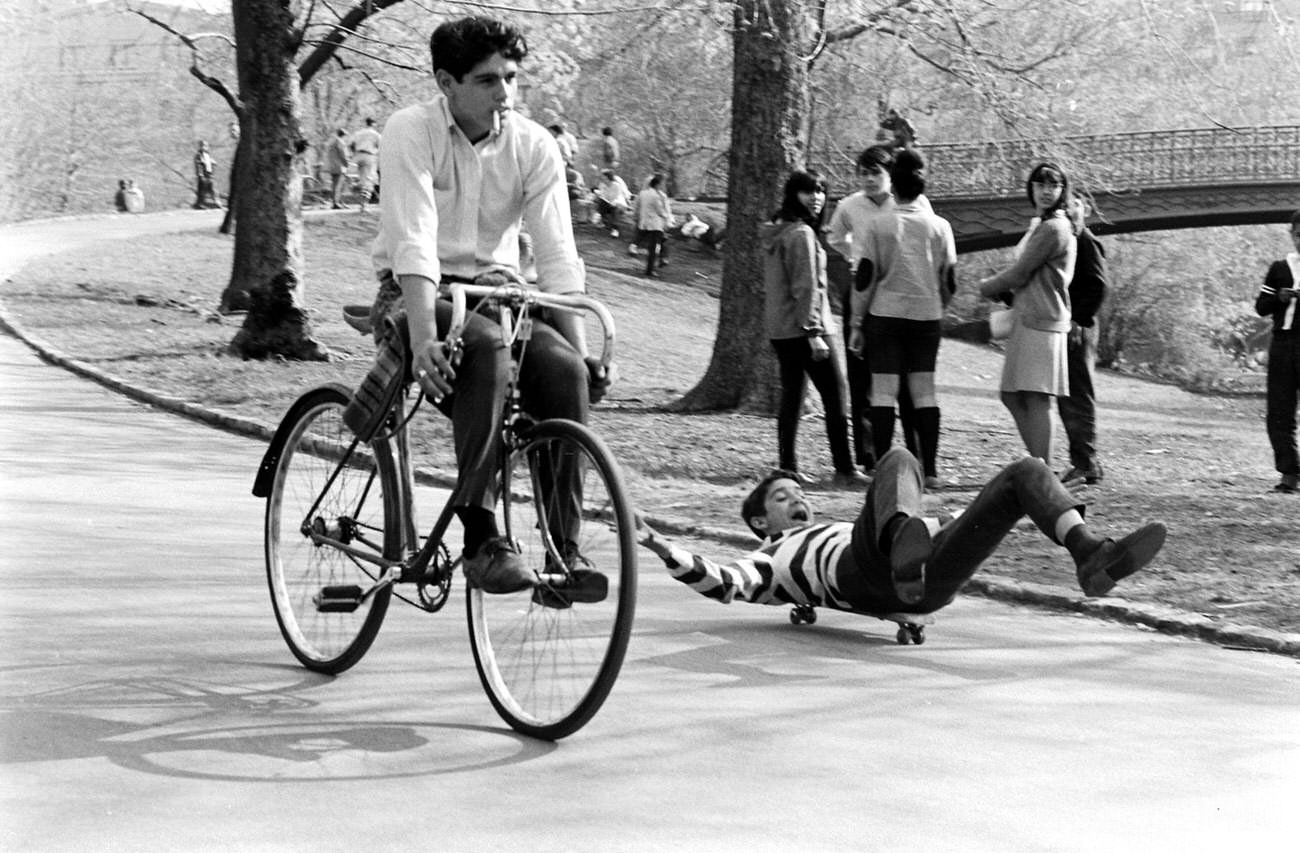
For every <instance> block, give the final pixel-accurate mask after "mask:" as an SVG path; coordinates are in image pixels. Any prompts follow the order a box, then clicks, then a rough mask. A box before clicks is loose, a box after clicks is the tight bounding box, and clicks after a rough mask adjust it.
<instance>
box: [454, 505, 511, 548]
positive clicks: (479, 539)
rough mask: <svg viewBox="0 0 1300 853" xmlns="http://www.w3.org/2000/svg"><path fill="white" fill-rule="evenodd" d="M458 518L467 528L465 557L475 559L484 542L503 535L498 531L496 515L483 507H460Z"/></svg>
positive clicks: (457, 511) (458, 508)
mask: <svg viewBox="0 0 1300 853" xmlns="http://www.w3.org/2000/svg"><path fill="white" fill-rule="evenodd" d="M456 517H457V518H459V519H460V523H461V525H462V526H463V527H464V528H465V555H466V556H468V557H473V556H474V555H475V554H477V553H478V549H479V548H480V547H481V546H482V545H483V543H484V542H486V541H487V540H489V539H491V538H492V537H494V536H499V535H501V534H500V533H499V532H498V531H497V517H496V513H494V512H491V511H489V510H486V509H484V508H483V507H481V506H458V507H456Z"/></svg>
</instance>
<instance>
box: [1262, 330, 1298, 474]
mask: <svg viewBox="0 0 1300 853" xmlns="http://www.w3.org/2000/svg"><path fill="white" fill-rule="evenodd" d="M1297 390H1300V330H1292V331H1290V332H1278V331H1277V330H1274V331H1273V340H1272V342H1270V343H1269V345H1268V407H1267V413H1266V414H1265V416H1264V423H1265V426H1266V427H1267V429H1268V441H1269V444H1271V445H1273V464H1274V466H1275V467H1276V468H1277V470H1278V472H1279V473H1282V474H1291V475H1293V476H1295V475H1300V455H1297V452H1296V402H1297Z"/></svg>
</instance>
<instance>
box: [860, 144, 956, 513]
mask: <svg viewBox="0 0 1300 853" xmlns="http://www.w3.org/2000/svg"><path fill="white" fill-rule="evenodd" d="M889 177H890V180H891V182H892V183H893V185H894V197H895V199H896V200H897V204H896V205H895V207H894V209H893V210H892V211H890V212H889V213H887V214H885V215H884V216H880V217H877V218H876V219H875V220H873V221H872V223H871V224H870V225H869V226H868V228H867V233H866V234H865V235H864V237H863V240H862V245H861V247H860V248H859V249H858V252H859V255H860V259H859V261H858V269H857V276H856V279H855V283H854V286H853V296H852V304H851V309H850V321H849V328H850V330H851V332H850V337H849V344H848V347H849V351H850V352H852V353H854V354H855V355H856V354H860V353H862V352H863V351H864V349H865V350H868V351H870V353H871V356H870V361H871V409H870V411H869V417H870V418H871V432H872V435H873V436H874V439H875V448H874V449H875V454H876V458H877V459H879V458H880V457H882V456H884V455H885V453H887V452H888V451H889V447H890V445H891V444H892V442H893V436H894V404H895V402H896V401H897V399H898V394H899V389H900V387H901V386H902V385H903V384H904V383H906V385H907V388H908V391H909V392H910V393H911V397H912V400H913V402H914V403H915V404H916V425H917V443H918V444H919V445H920V447H921V465H922V467H923V469H924V471H925V487H926V488H927V489H934V488H938V486H939V473H938V452H939V401H938V397H937V395H936V394H935V383H934V373H935V367H936V366H937V364H938V357H939V341H940V339H941V333H940V328H939V326H940V321H941V320H942V319H943V312H944V309H945V308H947V306H948V302H949V301H950V300H951V299H952V296H953V294H954V293H956V292H957V279H956V269H957V245H956V242H955V241H954V240H953V236H952V226H951V225H949V224H948V221H947V220H946V219H942V218H940V217H938V216H935V215H934V213H933V212H931V211H930V210H929V209H928V208H929V205H922V204H921V203H920V201H918V200H919V199H921V198H922V197H923V193H924V192H925V160H924V159H923V158H922V157H921V155H920V153H919V152H917V151H914V150H912V149H904V150H903V151H900V152H898V155H897V156H896V157H895V158H894V165H893V166H892V167H891V169H890V174H889Z"/></svg>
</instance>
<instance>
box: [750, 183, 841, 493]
mask: <svg viewBox="0 0 1300 853" xmlns="http://www.w3.org/2000/svg"><path fill="white" fill-rule="evenodd" d="M825 206H826V182H825V181H824V180H823V179H822V178H821V176H820V175H818V174H816V173H815V172H802V171H797V172H794V173H792V174H791V175H790V177H789V178H788V179H787V180H786V182H785V188H784V190H783V193H782V201H781V208H780V209H779V210H778V211H777V212H776V213H775V214H773V215H772V219H771V221H770V222H765V223H763V224H762V225H761V226H760V227H759V239H760V240H761V242H762V246H763V289H764V294H765V304H764V312H763V313H764V319H765V327H766V329H767V337H768V339H769V340H770V341H771V342H772V348H773V349H774V350H775V351H776V359H777V363H778V365H779V369H780V376H781V402H780V408H779V410H778V412H777V421H776V436H777V446H778V451H779V455H780V463H779V465H780V467H781V468H784V469H786V470H788V471H791V472H794V473H795V474H796V476H798V477H799V479H800V480H801V481H802V482H810V478H809V477H807V476H806V475H803V474H799V473H798V471H799V466H798V463H797V462H796V459H795V437H796V435H797V434H798V429H799V415H800V412H801V410H802V408H803V399H804V393H805V391H806V390H807V380H809V379H811V380H812V382H813V386H814V387H815V388H816V389H817V393H818V394H820V395H821V398H822V408H823V409H824V410H825V417H826V438H827V440H828V441H829V442H830V446H831V458H832V460H833V462H834V464H835V477H834V483H835V485H837V486H846V487H847V486H859V485H865V484H866V482H867V478H866V477H865V476H863V475H862V474H861V473H859V472H858V471H857V469H856V468H855V467H854V465H853V454H852V451H850V449H849V434H848V423H847V421H846V419H845V417H844V402H843V400H842V399H841V398H840V386H841V383H842V377H841V376H840V375H839V374H840V371H839V368H838V363H837V362H836V361H835V359H832V358H831V341H830V340H829V339H830V338H831V337H832V336H833V335H834V331H833V326H832V325H831V309H830V301H829V299H828V297H827V291H826V251H825V250H824V249H823V248H822V247H821V243H820V242H819V241H818V239H817V233H818V231H819V230H820V229H821V224H822V217H823V214H824V210H825Z"/></svg>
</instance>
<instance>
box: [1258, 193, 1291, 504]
mask: <svg viewBox="0 0 1300 853" xmlns="http://www.w3.org/2000/svg"><path fill="white" fill-rule="evenodd" d="M1290 234H1291V244H1292V245H1293V246H1295V251H1294V252H1288V253H1287V256H1286V257H1285V258H1284V259H1282V260H1280V261H1274V262H1273V264H1272V265H1271V266H1270V267H1269V268H1268V274H1267V275H1266V276H1264V285H1263V286H1262V287H1260V289H1259V295H1258V296H1257V297H1256V298H1255V311H1256V312H1257V313H1258V314H1259V315H1260V316H1261V317H1272V318H1273V337H1272V340H1271V341H1270V342H1269V345H1268V408H1267V412H1266V414H1265V416H1264V423H1265V426H1266V427H1267V429H1268V441H1269V444H1271V445H1272V446H1273V464H1274V466H1275V467H1276V468H1277V470H1278V472H1279V473H1280V474H1281V475H1282V479H1281V480H1280V481H1279V482H1278V484H1277V485H1276V486H1274V487H1273V489H1274V490H1275V491H1279V492H1286V493H1287V494H1295V493H1297V492H1300V454H1298V453H1297V451H1296V405H1297V396H1298V395H1297V392H1298V391H1300V289H1298V288H1300V210H1297V211H1296V212H1295V213H1293V214H1291V226H1290Z"/></svg>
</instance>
